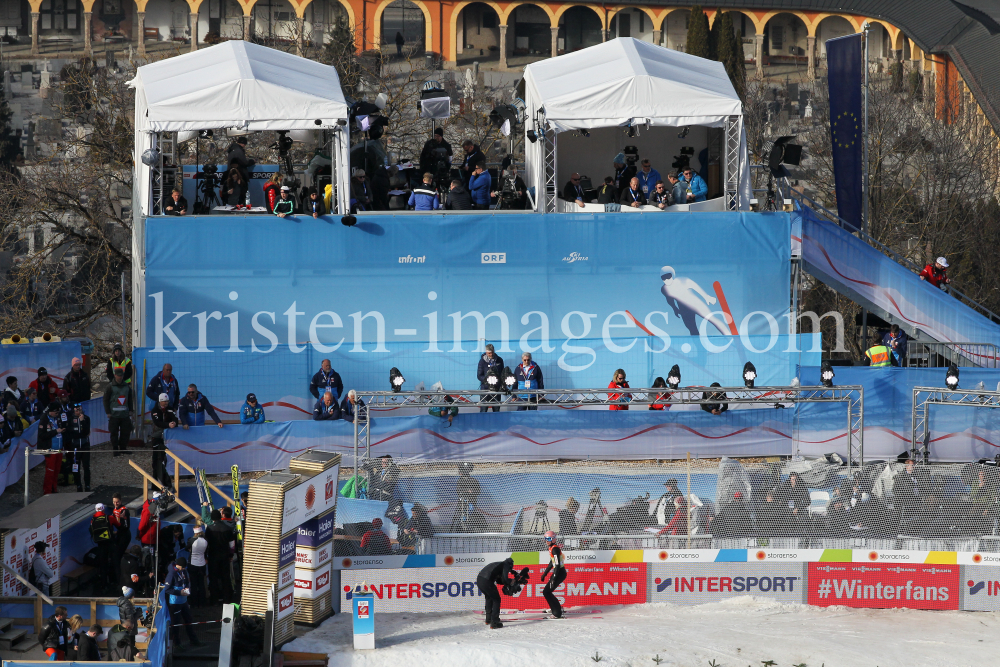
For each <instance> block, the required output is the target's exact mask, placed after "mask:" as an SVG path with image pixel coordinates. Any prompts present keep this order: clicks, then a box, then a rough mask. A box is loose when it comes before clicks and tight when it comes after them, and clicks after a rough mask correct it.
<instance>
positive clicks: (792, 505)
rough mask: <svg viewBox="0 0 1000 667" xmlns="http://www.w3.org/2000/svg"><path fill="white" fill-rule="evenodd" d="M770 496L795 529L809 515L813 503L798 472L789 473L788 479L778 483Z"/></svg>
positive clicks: (784, 521)
mask: <svg viewBox="0 0 1000 667" xmlns="http://www.w3.org/2000/svg"><path fill="white" fill-rule="evenodd" d="M768 497H769V498H773V500H774V503H775V506H776V507H775V508H776V509H777V510H778V511H779V512H780V516H781V519H782V521H783V523H784V524H785V526H786V528H788V529H789V530H793V531H794V528H795V526H796V524H797V523H799V522H801V521H803V520H804V519H806V518H807V517H808V515H809V505H810V504H811V503H812V499H811V498H810V497H809V489H807V488H806V485H805V484H803V483H802V480H800V479H799V474H798V473H796V472H793V473H791V474H789V475H788V479H786V480H784V481H783V482H781V483H780V484H778V486H776V487H775V488H774V490H773V491H771V493H770V495H769V496H768Z"/></svg>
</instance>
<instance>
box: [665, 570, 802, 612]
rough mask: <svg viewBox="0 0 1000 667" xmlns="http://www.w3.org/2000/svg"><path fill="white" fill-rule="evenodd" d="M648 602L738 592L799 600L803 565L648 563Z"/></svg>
mask: <svg viewBox="0 0 1000 667" xmlns="http://www.w3.org/2000/svg"><path fill="white" fill-rule="evenodd" d="M649 576H650V578H651V582H652V589H651V590H650V592H649V601H650V602H675V603H702V602H714V601H718V600H724V599H726V598H732V597H738V596H740V595H755V596H760V597H766V598H770V599H773V600H780V601H782V602H802V600H803V597H804V594H805V590H804V587H805V579H804V570H803V566H802V565H793V564H788V565H784V564H780V563H774V564H771V563H768V564H763V565H761V564H756V563H718V564H705V565H699V566H697V567H687V566H685V565H681V564H677V565H673V564H662V565H661V564H659V563H652V564H650V565H649Z"/></svg>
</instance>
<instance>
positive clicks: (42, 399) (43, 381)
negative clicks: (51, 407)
mask: <svg viewBox="0 0 1000 667" xmlns="http://www.w3.org/2000/svg"><path fill="white" fill-rule="evenodd" d="M28 387H29V388H30V389H34V390H35V391H36V392H38V402H39V403H40V404H41V406H42V409H43V410H44V409H45V406H47V405H48V404H49V403H51V402H53V401H55V400H56V399H58V398H59V385H58V384H56V381H55V380H53V379H52V378H51V377H49V372H48V371H47V370H45V366H39V367H38V377H37V378H35V379H34V380H32V381H31V384H30V385H28Z"/></svg>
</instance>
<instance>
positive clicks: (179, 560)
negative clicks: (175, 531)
mask: <svg viewBox="0 0 1000 667" xmlns="http://www.w3.org/2000/svg"><path fill="white" fill-rule="evenodd" d="M187 564H188V561H187V558H185V557H184V556H179V557H178V558H177V560H175V561H174V565H180V566H181V567H187Z"/></svg>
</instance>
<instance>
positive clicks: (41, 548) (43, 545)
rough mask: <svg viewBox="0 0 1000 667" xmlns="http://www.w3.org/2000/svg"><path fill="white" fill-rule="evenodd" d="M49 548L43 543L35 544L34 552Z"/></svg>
mask: <svg viewBox="0 0 1000 667" xmlns="http://www.w3.org/2000/svg"><path fill="white" fill-rule="evenodd" d="M48 548H49V545H48V544H46V543H45V542H35V551H45V550H46V549H48Z"/></svg>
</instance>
